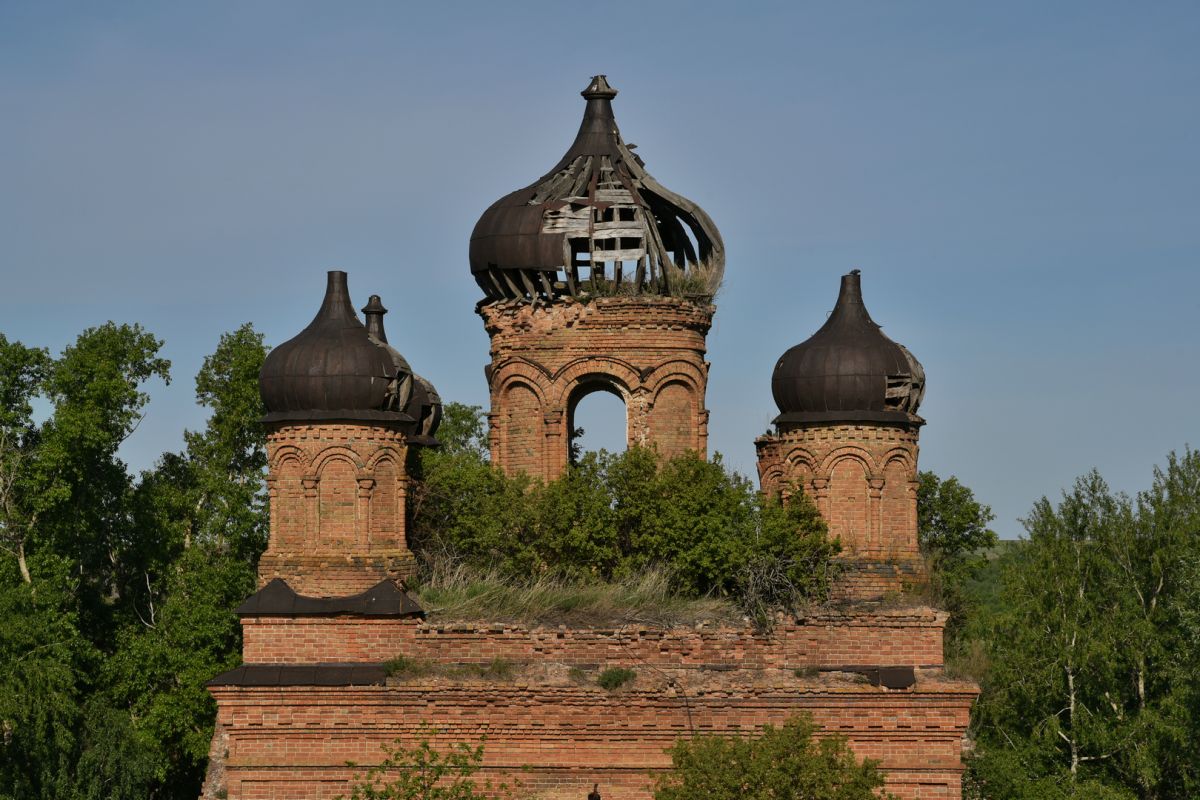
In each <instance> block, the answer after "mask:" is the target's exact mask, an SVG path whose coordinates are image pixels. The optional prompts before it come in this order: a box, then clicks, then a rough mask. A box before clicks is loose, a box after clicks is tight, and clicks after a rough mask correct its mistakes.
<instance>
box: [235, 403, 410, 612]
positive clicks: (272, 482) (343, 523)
mask: <svg viewBox="0 0 1200 800" xmlns="http://www.w3.org/2000/svg"><path fill="white" fill-rule="evenodd" d="M407 456H408V443H407V442H406V440H405V435H404V433H403V432H401V431H400V430H399V429H397V428H396V427H393V426H387V425H373V424H364V423H357V422H344V423H343V422H339V423H312V424H297V423H295V422H291V423H286V424H276V425H273V426H271V427H270V430H269V431H268V433H267V463H268V472H267V491H268V496H269V503H270V509H271V533H270V539H269V543H268V545H267V551H266V552H265V553H263V556H262V559H261V561H260V562H259V568H258V578H259V586H262V585H264V584H266V583H267V582H268V581H270V580H271V579H272V578H283V579H284V580H286V581H287V582H288V584H289V585H290V586H291V587H292V588H293V589H295V590H296V591H297V592H300V593H301V594H307V595H312V596H317V597H338V596H343V595H349V594H355V593H357V592H361V591H363V590H364V589H367V588H369V587H371V586H374V585H375V584H376V583H378V582H379V581H381V580H383V579H384V578H389V577H391V578H404V577H408V576H410V575H412V574H413V571H414V569H415V565H416V560H415V559H414V557H413V554H412V553H411V552H410V551H409V549H408V543H407V539H406V538H405V528H406V524H405V522H406V514H407V506H406V496H407V487H408V470H407V467H406V463H405V462H406V458H407Z"/></svg>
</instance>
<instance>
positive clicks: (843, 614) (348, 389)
mask: <svg viewBox="0 0 1200 800" xmlns="http://www.w3.org/2000/svg"><path fill="white" fill-rule="evenodd" d="M582 94H583V97H584V99H585V100H586V108H585V111H584V117H583V122H582V124H581V125H580V129H579V133H578V135H577V136H576V138H575V141H574V143H573V144H572V145H571V146H570V148H569V149H568V150H567V153H566V155H564V156H563V157H562V159H561V160H560V161H559V162H558V164H556V165H555V166H554V168H553V169H551V170H550V171H549V172H548V173H547V174H546V175H545V176H543V177H542V178H539V179H538V180H537V181H535V182H534V183H532V184H530V185H529V186H527V187H525V188H523V189H519V190H517V191H515V192H513V193H511V194H509V195H507V196H505V197H503V198H501V199H500V200H498V201H496V202H495V203H494V204H493V205H492V206H491V207H489V208H488V209H487V210H486V211H485V212H484V213H483V215H482V216H481V217H480V219H479V222H478V223H477V224H476V226H475V230H474V232H473V233H472V235H471V238H470V266H471V272H472V274H473V276H474V278H475V280H476V281H477V283H478V284H479V286H480V288H481V289H482V290H483V292H484V295H485V297H484V299H483V300H482V301H480V303H479V305H478V307H477V310H478V313H479V315H480V316H481V317H482V319H483V323H484V326H485V328H486V330H487V333H488V335H489V337H490V339H491V353H490V362H489V364H488V366H487V369H486V375H487V380H488V382H489V386H490V391H491V408H490V413H489V416H488V419H489V422H490V439H491V451H492V461H493V463H494V464H495V465H497V466H498V467H500V468H502V469H504V470H505V471H507V472H509V473H517V472H525V473H529V474H531V475H533V476H536V477H540V478H543V479H552V478H554V477H556V476H557V475H559V474H560V473H562V472H563V470H564V469H566V467H567V464H568V460H569V452H570V444H571V442H570V438H571V431H572V430H573V428H574V420H573V417H574V413H575V408H576V406H577V404H578V403H579V401H580V399H581V398H582V397H584V396H586V395H588V394H590V393H591V392H594V391H605V392H611V393H614V394H616V395H618V396H619V397H620V398H621V399H622V400H623V402H624V404H625V407H626V410H627V440H628V442H629V443H630V444H641V445H649V446H653V447H655V448H657V450H658V451H659V453H661V454H662V455H664V456H671V455H675V454H678V453H683V452H686V451H697V452H699V453H700V454H705V453H706V449H707V424H708V410H707V409H706V408H705V391H706V388H707V383H708V372H709V364H708V362H707V361H706V360H705V352H706V346H705V338H706V335H707V333H708V330H709V327H710V325H711V322H712V318H713V314H714V312H715V306H714V305H713V304H712V298H713V295H714V293H715V291H716V288H717V286H718V285H719V283H720V280H721V277H722V273H723V269H724V263H725V254H724V244H723V242H722V240H721V236H720V233H719V232H718V230H717V228H716V225H715V224H714V223H713V221H712V220H711V219H710V218H709V217H708V215H707V214H706V213H705V212H704V211H703V210H702V209H701V208H700V207H699V206H697V205H695V204H694V203H692V202H691V201H689V200H687V199H686V198H684V197H682V196H680V195H678V194H675V193H674V192H672V191H670V190H668V189H666V188H665V187H664V186H663V185H662V184H660V183H658V182H657V181H656V180H655V179H654V178H653V177H651V175H650V174H649V173H648V172H647V171H646V169H645V166H644V163H643V161H642V159H641V158H640V157H639V156H638V155H637V154H636V153H635V152H634V151H633V149H632V148H631V147H630V146H628V145H626V143H625V142H624V141H623V140H622V138H621V135H620V132H619V131H618V129H617V124H616V121H615V119H614V116H613V108H612V101H613V98H614V97H615V96H616V94H617V92H616V90H614V89H612V88H611V87H610V86H609V84H608V82H607V81H606V80H605V78H604V76H597V77H596V78H594V79H593V80H592V82H591V84H590V85H589V86H588V87H587V88H586V89H585V90H584V91H583V93H582ZM362 313H363V318H362V319H360V318H359V316H358V314H357V313H356V312H355V308H354V305H353V304H352V302H351V298H350V294H349V288H348V284H347V277H346V274H345V273H342V272H331V273H329V276H328V284H327V287H326V291H325V296H324V300H323V301H322V303H321V306H320V309H319V311H318V312H317V315H316V317H315V318H314V319H313V321H312V322H311V323H310V324H309V326H308V327H307V328H305V329H304V330H303V331H301V332H300V333H299V334H298V335H297V336H296V337H295V338H293V339H291V340H290V341H288V342H285V343H284V344H282V345H280V346H279V347H277V348H275V349H274V350H273V351H272V352H271V353H270V355H269V356H268V358H267V360H266V363H265V364H264V366H263V369H262V373H261V378H260V386H261V391H262V398H263V401H264V404H265V406H266V408H267V411H268V413H267V416H266V417H265V418H264V420H263V422H264V425H265V426H266V430H267V445H268V459H269V472H268V477H267V486H268V491H269V501H270V542H269V546H268V548H267V551H266V553H265V554H264V555H263V557H262V560H261V562H260V566H259V586H260V589H259V591H258V592H257V593H255V594H254V595H253V596H251V597H250V598H249V599H247V600H246V601H245V602H244V603H243V604H242V605H241V606H239V608H238V609H237V612H238V614H239V616H240V618H241V624H242V632H243V639H244V644H243V648H244V650H243V656H244V664H243V665H242V666H240V667H238V668H237V669H234V670H232V671H230V672H227V673H225V674H222V675H219V676H217V677H216V678H215V679H214V680H213V681H212V682H211V683H210V690H211V692H212V694H213V696H214V697H215V698H216V701H217V706H218V718H217V728H216V733H215V736H214V739H213V745H212V751H211V753H212V759H211V761H212V763H211V766H210V770H209V776H208V779H207V780H206V783H205V788H204V796H205V797H212V798H215V797H227V798H230V800H284V799H285V798H286V799H287V800H326V799H327V798H332V797H335V796H336V795H338V794H343V793H348V791H349V781H350V780H351V779H352V777H353V775H354V774H355V772H356V770H355V769H354V768H352V767H350V766H348V765H347V762H350V761H352V762H356V763H358V764H362V765H370V764H372V763H378V761H379V760H380V758H381V757H382V756H381V749H380V746H381V745H382V744H385V743H390V742H392V741H393V740H396V739H400V740H402V741H407V742H413V741H415V737H416V736H417V735H418V733H419V732H420V731H421V730H422V726H423V725H429V726H432V727H433V728H436V729H437V730H438V731H439V734H438V736H439V738H440V739H441V740H443V741H444V742H445V743H451V742H476V741H478V740H479V739H480V738H481V737H482V736H485V735H486V737H487V746H486V751H485V761H484V766H483V769H482V771H481V773H480V775H479V776H478V777H480V778H481V779H490V780H492V781H493V782H499V781H505V780H512V779H518V780H519V781H520V782H521V784H522V785H523V786H524V791H525V792H526V793H528V794H530V795H531V796H537V797H545V798H579V799H580V800H582V798H585V797H587V795H588V792H589V791H590V790H591V788H592V786H593V784H597V783H598V784H599V788H600V792H601V794H602V796H603V797H604V798H606V799H607V798H611V799H612V800H626V798H628V799H629V800H640V799H643V798H648V797H649V796H650V776H651V775H652V774H653V773H654V772H655V771H657V770H662V769H664V768H666V767H668V766H669V765H670V759H669V757H668V756H667V754H666V753H665V750H666V748H668V747H669V746H670V745H671V744H672V743H673V742H674V741H675V740H676V739H677V738H679V737H684V736H692V735H697V734H741V735H746V734H751V733H753V732H754V731H755V730H756V729H757V728H759V727H761V726H762V725H763V724H765V723H776V724H778V723H782V722H783V721H785V720H787V719H788V718H789V717H791V716H793V715H795V714H796V713H798V712H801V711H804V712H808V713H810V714H811V715H812V716H813V718H814V719H815V720H816V722H817V723H818V724H819V725H820V726H822V728H823V729H824V730H826V731H831V732H837V733H839V734H841V735H844V736H845V737H847V739H848V740H849V742H850V744H851V746H852V748H853V749H854V751H855V752H856V753H857V754H858V755H860V756H868V757H871V758H874V759H877V760H879V761H880V762H881V765H882V767H883V769H884V770H885V771H886V773H887V781H888V784H887V785H888V789H889V790H890V791H892V792H894V793H895V794H897V795H899V796H900V797H902V798H949V797H954V798H957V797H961V775H962V749H963V742H964V737H965V735H966V730H967V723H968V716H969V710H970V705H971V703H972V701H973V700H974V698H975V696H976V694H977V691H978V689H977V687H976V686H975V685H974V684H972V683H970V682H967V681H962V680H954V679H951V678H948V677H946V676H945V675H944V674H943V646H942V635H943V630H944V626H945V622H946V615H945V614H944V613H943V612H941V611H939V610H937V609H934V608H929V607H927V606H923V605H919V604H911V603H910V604H903V603H896V602H881V600H883V599H884V598H885V596H886V597H889V598H890V597H895V596H896V595H897V594H898V593H899V592H900V591H901V590H903V589H904V587H905V586H907V585H910V584H912V583H914V582H918V581H920V580H921V578H922V577H923V573H922V566H921V562H920V558H919V554H918V550H917V512H916V487H917V439H918V433H919V430H920V427H921V425H922V424H923V422H924V421H923V420H922V419H921V417H919V416H917V411H918V408H919V405H920V402H921V398H922V394H923V392H924V383H925V376H924V372H923V370H922V368H921V365H920V363H919V362H918V361H917V360H916V358H914V357H913V355H912V354H911V353H910V352H909V351H908V350H906V349H905V348H904V347H903V346H901V345H899V344H897V343H896V342H893V341H892V340H891V339H889V338H888V337H887V336H885V335H884V334H883V333H882V331H881V330H880V329H879V326H878V325H876V324H875V323H874V322H873V321H872V319H871V317H870V315H869V314H868V313H867V310H866V307H865V305H864V303H863V293H862V287H861V277H860V275H859V274H858V272H857V271H853V272H851V273H850V274H847V275H844V276H842V278H841V286H840V291H839V294H838V296H837V301H836V304H835V305H834V308H833V312H832V313H831V314H830V316H829V317H828V318H827V319H826V320H825V322H824V324H823V325H822V326H820V328H819V330H817V331H816V332H815V333H814V334H813V335H812V336H811V337H810V338H809V339H807V340H806V341H804V342H803V343H801V344H798V345H796V346H794V347H792V348H791V349H789V350H787V351H786V352H785V353H784V354H783V355H782V356H781V357H780V359H779V361H778V363H777V364H776V367H775V370H774V374H773V376H772V378H771V390H772V393H773V395H774V399H775V402H776V405H777V406H778V408H779V412H780V413H779V415H778V416H777V417H776V418H775V421H774V432H773V433H770V434H768V435H765V436H762V437H759V438H758V439H757V440H756V442H755V446H756V448H757V452H758V467H759V477H760V480H761V483H762V489H763V491H765V492H770V493H781V494H784V495H786V494H788V493H791V492H796V491H804V492H805V493H807V494H808V495H809V496H810V497H812V498H813V500H814V501H815V502H816V504H817V506H818V508H819V509H820V511H821V513H822V515H823V516H824V518H825V520H826V521H827V523H828V525H829V530H830V534H831V535H832V536H835V537H837V538H838V539H839V540H840V541H841V543H842V546H843V550H842V555H841V558H842V559H843V561H844V566H845V570H844V573H843V576H842V577H841V578H840V579H839V582H838V585H837V587H836V588H835V600H834V601H832V602H830V603H829V604H827V605H825V606H822V607H818V608H814V609H811V610H810V611H808V612H807V613H806V614H805V615H803V616H801V617H798V618H795V619H789V620H787V621H784V622H782V623H780V624H778V625H777V626H776V627H775V628H774V629H773V630H772V631H771V632H770V633H769V634H764V633H760V632H757V631H756V630H754V629H753V628H752V627H751V626H750V625H749V624H745V625H732V626H730V625H725V626H701V627H653V626H639V625H627V626H624V627H620V628H617V629H596V628H569V627H565V626H557V627H533V628H530V627H524V626H521V625H514V624H510V623H500V622H479V621H462V622H437V623H434V622H431V621H426V619H425V614H424V612H423V611H422V609H421V608H420V607H419V605H418V604H417V603H416V602H415V601H414V599H413V598H412V597H411V596H410V595H409V594H407V593H406V592H405V588H404V580H405V579H406V578H408V577H410V576H411V575H412V574H413V573H414V571H415V567H416V565H415V559H414V556H413V554H412V553H411V552H410V551H409V549H408V545H407V541H406V536H405V521H406V517H407V509H406V505H407V489H408V483H409V473H408V465H409V460H410V454H411V452H412V451H413V449H414V448H418V447H427V446H436V444H437V442H436V438H435V437H436V432H437V425H438V421H439V417H440V409H441V405H440V403H441V401H440V399H439V398H438V395H437V393H436V391H435V390H434V388H433V386H432V385H431V384H430V383H429V382H428V381H426V380H424V379H422V378H421V377H419V376H418V375H417V374H416V373H415V372H413V370H412V367H411V366H410V365H409V363H408V362H407V361H406V360H405V358H404V357H403V356H402V355H401V354H400V353H399V352H398V351H397V350H396V349H395V348H394V347H393V346H392V345H390V344H389V343H388V337H387V334H386V333H385V331H384V325H383V316H384V314H385V313H386V309H385V308H384V307H383V304H382V303H381V301H380V298H379V297H378V296H371V297H370V301H369V302H368V304H367V305H366V306H365V307H364V308H363V309H362ZM364 320H365V322H364ZM814 327H816V326H815V325H814ZM393 333H394V334H396V335H398V336H403V335H404V332H400V331H394V332H393ZM409 335H411V332H409ZM763 387H764V395H765V388H766V376H764V381H763ZM398 656H404V657H406V658H409V659H419V660H423V661H428V662H431V663H435V664H444V665H464V664H481V665H482V664H487V663H490V662H492V660H493V659H496V658H502V659H506V660H508V661H510V662H512V663H514V664H519V665H521V670H520V673H519V675H518V676H517V677H515V678H505V679H500V678H492V679H489V678H487V677H476V678H471V679H462V680H447V679H444V678H438V677H436V676H429V677H426V678H422V677H419V676H418V677H411V678H407V679H405V680H402V681H398V680H394V679H389V677H388V675H387V671H386V669H385V667H384V662H386V661H388V660H390V659H394V658H396V657H398ZM610 666H616V667H627V668H633V669H635V670H637V671H638V676H639V677H638V679H637V680H636V681H635V682H634V683H633V684H632V685H631V686H630V687H627V688H624V689H622V690H620V691H618V692H611V693H610V692H608V691H606V690H604V689H602V688H600V687H599V686H597V685H595V684H594V683H593V684H584V683H580V682H579V681H575V680H571V679H570V678H569V677H568V675H569V674H570V672H571V671H572V670H574V671H576V672H577V671H578V670H593V671H595V670H598V669H603V668H605V667H610ZM357 771H361V770H357Z"/></svg>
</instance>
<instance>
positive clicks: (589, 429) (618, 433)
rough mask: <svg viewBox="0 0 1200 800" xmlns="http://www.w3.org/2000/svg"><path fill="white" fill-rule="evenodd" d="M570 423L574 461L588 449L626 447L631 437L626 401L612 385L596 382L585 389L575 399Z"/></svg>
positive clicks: (594, 450) (620, 451)
mask: <svg viewBox="0 0 1200 800" xmlns="http://www.w3.org/2000/svg"><path fill="white" fill-rule="evenodd" d="M569 424H570V456H571V463H572V464H574V463H577V462H578V461H579V459H580V458H582V457H583V455H584V453H588V452H599V451H601V450H607V451H608V452H610V453H623V452H624V451H625V447H626V444H627V442H628V438H629V437H628V434H627V432H626V431H627V429H628V416H627V413H626V409H625V401H624V399H623V398H622V397H621V395H620V394H618V393H617V390H616V389H614V388H612V387H610V386H607V385H605V384H596V385H593V386H589V387H585V388H583V389H581V390H580V391H579V393H578V394H577V395H576V397H575V398H574V399H573V400H572V403H571V416H570V421H569Z"/></svg>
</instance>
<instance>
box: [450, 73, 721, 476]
mask: <svg viewBox="0 0 1200 800" xmlns="http://www.w3.org/2000/svg"><path fill="white" fill-rule="evenodd" d="M616 94H617V92H616V90H615V89H613V88H612V87H611V86H609V84H608V81H607V80H606V79H605V77H604V76H603V75H598V76H596V77H594V78H593V79H592V82H591V83H590V84H589V85H588V87H587V88H586V89H585V90H584V91H583V92H582V95H583V97H584V98H585V99H586V100H587V107H586V109H585V111H584V115H583V122H582V123H581V125H580V127H579V133H578V134H577V135H576V137H575V141H574V143H573V144H572V145H571V147H570V148H569V149H568V150H567V153H566V155H564V156H563V157H562V159H561V160H560V161H559V163H558V164H557V165H556V166H555V167H554V168H553V169H552V170H551V171H550V172H549V173H547V174H546V175H545V176H544V177H542V178H539V179H538V180H537V181H535V182H534V183H533V184H531V185H529V186H527V187H525V188H524V189H519V190H517V191H515V192H513V193H511V194H509V195H506V196H505V197H502V198H501V199H500V200H498V201H496V202H495V203H494V204H492V206H491V207H490V208H488V209H487V211H485V212H484V213H483V215H482V216H481V217H480V218H479V222H478V223H477V224H476V225H475V230H474V232H473V233H472V234H471V272H472V273H473V275H474V276H475V280H476V282H478V284H479V286H480V288H482V289H483V291H484V293H485V294H486V295H487V296H486V298H485V299H484V300H483V301H482V302H481V303H480V304H479V307H478V311H479V314H480V316H481V317H483V321H484V326H485V328H486V329H487V332H488V335H489V336H490V337H491V363H490V364H489V365H488V367H487V378H488V383H489V385H490V388H491V413H490V415H489V421H490V429H491V446H492V459H493V462H494V463H496V464H498V465H500V466H502V467H503V468H504V469H505V470H506V471H508V472H509V473H515V472H527V473H529V474H531V475H535V476H540V477H542V478H545V479H552V478H554V477H556V476H557V475H559V474H560V473H561V472H562V471H563V469H565V468H566V465H567V461H568V453H569V450H570V437H571V432H572V431H573V430H574V427H575V426H574V419H573V417H574V413H575V407H576V405H577V404H578V402H579V400H580V399H582V398H583V397H584V396H586V395H588V394H590V393H592V392H594V391H605V392H610V393H612V394H615V395H616V396H617V397H619V398H620V399H621V400H622V401H623V402H624V404H625V409H626V439H627V441H628V443H629V444H631V445H633V444H641V445H652V446H655V447H657V448H658V450H659V452H660V453H662V454H663V455H666V456H671V455H676V454H679V453H682V452H685V451H688V450H694V451H696V452H699V453H701V454H704V453H706V451H707V447H708V410H707V409H706V408H705V406H704V395H705V389H706V386H707V382H708V362H706V361H705V352H706V347H705V336H706V335H707V334H708V330H709V327H710V325H711V324H712V315H713V312H714V310H715V308H714V306H713V305H712V297H713V295H714V293H715V292H716V289H717V287H718V286H719V285H720V281H721V276H722V274H723V271H724V266H725V249H724V244H723V243H722V241H721V235H720V233H719V232H718V231H717V228H716V226H715V225H714V224H713V222H712V220H711V219H709V217H708V215H707V214H706V213H704V210H703V209H701V208H700V207H699V206H697V205H695V204H694V203H692V202H691V201H689V200H687V199H686V198H684V197H681V196H679V195H677V194H675V193H673V192H671V191H669V190H668V189H666V188H664V187H663V186H662V185H661V184H659V183H658V182H657V181H656V180H654V178H653V177H651V176H650V174H649V173H647V172H646V170H645V167H644V164H643V162H642V160H641V158H639V157H638V156H637V155H635V154H634V153H633V151H632V149H631V147H630V146H629V145H626V144H625V142H624V141H623V140H622V139H621V134H620V131H619V130H618V129H617V123H616V119H615V118H614V116H613V109H612V99H613V98H614V97H615V96H616Z"/></svg>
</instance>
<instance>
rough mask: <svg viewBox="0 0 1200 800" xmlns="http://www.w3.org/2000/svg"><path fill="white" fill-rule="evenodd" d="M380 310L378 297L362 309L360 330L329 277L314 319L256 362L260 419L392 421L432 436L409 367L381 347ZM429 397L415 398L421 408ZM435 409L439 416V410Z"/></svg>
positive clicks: (336, 275)
mask: <svg viewBox="0 0 1200 800" xmlns="http://www.w3.org/2000/svg"><path fill="white" fill-rule="evenodd" d="M386 313H387V309H386V308H384V307H383V303H382V302H381V301H380V299H379V295H371V299H370V302H368V303H367V305H366V306H365V307H364V308H363V314H364V315H365V316H366V318H367V324H366V325H363V323H362V322H361V321H359V319H358V315H357V314H355V313H354V306H353V305H351V303H350V292H349V289H348V287H347V283H346V273H345V272H340V271H333V272H330V273H329V275H328V280H327V283H326V288H325V299H324V301H323V302H322V303H321V308H320V310H319V311H318V312H317V316H316V317H314V318H313V321H312V322H311V323H309V325H308V327H307V328H305V329H304V330H303V331H301V332H300V333H299V334H298V335H296V336H295V337H293V338H292V339H290V340H288V341H286V342H284V343H283V344H281V345H279V347H276V348H275V349H274V350H272V351H271V352H270V353H269V354H268V355H267V359H266V361H265V362H264V363H263V366H262V371H261V372H260V373H259V377H258V385H259V391H260V392H261V393H262V398H263V403H264V404H265V405H266V407H267V412H268V413H267V415H266V416H265V417H264V418H263V421H264V422H282V421H319V420H357V421H376V422H393V423H398V424H404V425H406V426H409V427H415V428H420V429H421V430H420V431H419V432H420V433H421V435H422V436H424V437H425V438H430V437H432V434H433V431H434V430H436V429H437V424H436V421H435V422H434V423H433V425H432V429H429V428H430V426H429V425H428V424H427V422H426V421H427V420H428V419H429V417H430V416H431V412H430V410H429V409H428V408H426V407H424V406H422V405H420V404H417V405H415V406H414V404H413V402H412V401H413V395H414V391H413V390H414V383H415V380H414V376H413V372H412V368H411V367H410V366H409V365H408V361H407V360H406V359H405V358H404V356H402V355H400V353H399V352H398V351H397V350H396V348H394V347H392V346H391V345H390V344H388V341H387V334H386V333H385V332H384V329H383V315H384V314H386ZM429 388H430V389H432V387H429ZM432 394H433V395H434V396H436V394H437V393H436V392H433V393H432ZM429 395H430V392H429V391H423V392H422V394H421V397H422V398H425V401H426V405H428V402H427V399H428V397H429ZM438 409H439V414H438V415H437V416H438V418H439V419H440V405H439V407H438ZM413 423H416V425H415V426H414V425H413Z"/></svg>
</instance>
